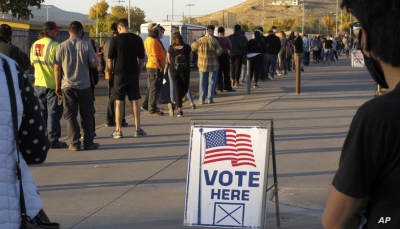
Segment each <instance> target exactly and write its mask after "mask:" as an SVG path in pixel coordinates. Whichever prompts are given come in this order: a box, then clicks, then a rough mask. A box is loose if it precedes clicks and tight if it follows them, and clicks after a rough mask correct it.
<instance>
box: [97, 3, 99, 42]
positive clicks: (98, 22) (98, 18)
mask: <svg viewBox="0 0 400 229" xmlns="http://www.w3.org/2000/svg"><path fill="white" fill-rule="evenodd" d="M98 37H99V0H97V3H96V39H97V38H98Z"/></svg>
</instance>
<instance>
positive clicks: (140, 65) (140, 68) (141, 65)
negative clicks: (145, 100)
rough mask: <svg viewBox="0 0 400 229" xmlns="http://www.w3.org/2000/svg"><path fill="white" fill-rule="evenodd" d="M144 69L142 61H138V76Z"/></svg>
mask: <svg viewBox="0 0 400 229" xmlns="http://www.w3.org/2000/svg"><path fill="white" fill-rule="evenodd" d="M143 68H144V59H139V75H140V73H142V70H143Z"/></svg>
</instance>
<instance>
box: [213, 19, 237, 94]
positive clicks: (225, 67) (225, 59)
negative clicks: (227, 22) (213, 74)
mask: <svg viewBox="0 0 400 229" xmlns="http://www.w3.org/2000/svg"><path fill="white" fill-rule="evenodd" d="M217 39H218V42H219V45H220V46H221V48H222V53H221V55H220V56H219V57H218V62H219V69H218V81H217V90H218V91H219V92H222V90H226V91H227V92H234V91H236V90H234V89H233V88H232V85H231V77H230V75H229V71H230V63H229V53H228V51H230V50H231V49H232V44H231V41H230V40H229V38H227V37H225V28H224V27H218V36H217Z"/></svg>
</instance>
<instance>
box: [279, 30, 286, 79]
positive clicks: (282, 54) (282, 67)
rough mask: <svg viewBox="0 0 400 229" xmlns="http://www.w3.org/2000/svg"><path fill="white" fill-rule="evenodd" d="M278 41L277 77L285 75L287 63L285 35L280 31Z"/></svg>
mask: <svg viewBox="0 0 400 229" xmlns="http://www.w3.org/2000/svg"><path fill="white" fill-rule="evenodd" d="M278 37H279V40H280V41H281V49H280V50H279V53H278V75H282V74H283V75H286V74H287V61H286V56H287V52H286V34H285V32H283V31H280V32H279V34H278Z"/></svg>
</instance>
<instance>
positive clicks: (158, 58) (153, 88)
mask: <svg viewBox="0 0 400 229" xmlns="http://www.w3.org/2000/svg"><path fill="white" fill-rule="evenodd" d="M148 30H149V36H148V37H147V38H146V39H145V40H144V48H145V50H146V53H147V58H148V60H147V64H146V68H147V74H148V76H149V82H150V87H149V89H148V90H147V94H146V97H145V99H144V101H143V105H142V108H143V109H144V110H147V111H148V112H149V115H150V116H163V115H164V112H162V111H160V109H159V108H158V107H157V99H158V97H159V96H160V91H161V85H162V81H163V76H164V67H165V50H164V46H163V44H162V42H161V41H160V34H163V32H161V29H160V25H159V24H156V23H150V24H149V26H148Z"/></svg>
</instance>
